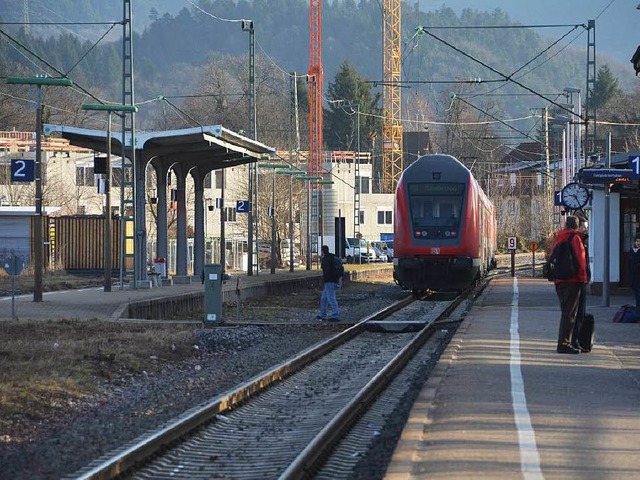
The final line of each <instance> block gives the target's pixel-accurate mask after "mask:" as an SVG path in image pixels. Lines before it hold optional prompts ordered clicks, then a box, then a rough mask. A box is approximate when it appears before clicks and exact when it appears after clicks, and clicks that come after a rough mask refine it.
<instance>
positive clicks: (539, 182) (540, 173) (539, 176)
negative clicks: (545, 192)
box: [537, 172, 542, 187]
mask: <svg viewBox="0 0 640 480" xmlns="http://www.w3.org/2000/svg"><path fill="white" fill-rule="evenodd" d="M537 182H538V186H539V187H541V186H542V172H538V175H537Z"/></svg>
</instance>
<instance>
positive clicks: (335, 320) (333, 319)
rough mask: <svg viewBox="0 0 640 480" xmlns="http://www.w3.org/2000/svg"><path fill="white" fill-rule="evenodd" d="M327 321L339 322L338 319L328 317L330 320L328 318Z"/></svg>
mask: <svg viewBox="0 0 640 480" xmlns="http://www.w3.org/2000/svg"><path fill="white" fill-rule="evenodd" d="M329 321H330V322H339V321H340V319H339V318H338V317H330V318H329Z"/></svg>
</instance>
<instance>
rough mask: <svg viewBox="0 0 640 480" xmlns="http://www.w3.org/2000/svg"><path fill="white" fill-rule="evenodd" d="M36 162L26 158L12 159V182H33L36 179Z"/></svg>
mask: <svg viewBox="0 0 640 480" xmlns="http://www.w3.org/2000/svg"><path fill="white" fill-rule="evenodd" d="M35 163H36V162H35V161H34V160H26V159H24V158H12V159H11V182H33V180H34V179H35V177H36V176H35V170H36V169H35Z"/></svg>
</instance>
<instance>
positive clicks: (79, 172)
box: [76, 167, 95, 187]
mask: <svg viewBox="0 0 640 480" xmlns="http://www.w3.org/2000/svg"><path fill="white" fill-rule="evenodd" d="M76 185H77V186H78V187H93V186H94V185H95V181H94V176H93V167H76Z"/></svg>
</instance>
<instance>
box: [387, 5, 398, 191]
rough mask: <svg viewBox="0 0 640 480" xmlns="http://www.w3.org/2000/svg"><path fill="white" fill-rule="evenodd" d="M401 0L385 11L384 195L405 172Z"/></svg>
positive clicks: (388, 6)
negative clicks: (403, 171)
mask: <svg viewBox="0 0 640 480" xmlns="http://www.w3.org/2000/svg"><path fill="white" fill-rule="evenodd" d="M401 19H402V14H401V8H400V0H384V4H383V12H382V23H383V29H382V35H383V46H382V48H383V53H382V56H383V60H382V63H383V66H382V81H383V90H382V112H383V116H384V123H383V126H382V192H383V193H394V192H395V189H396V186H397V185H398V180H399V179H400V174H401V173H402V100H401V96H400V82H401V80H402V78H401V67H402V59H401V55H402V51H401V50H402V49H401V46H402V38H401Z"/></svg>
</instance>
